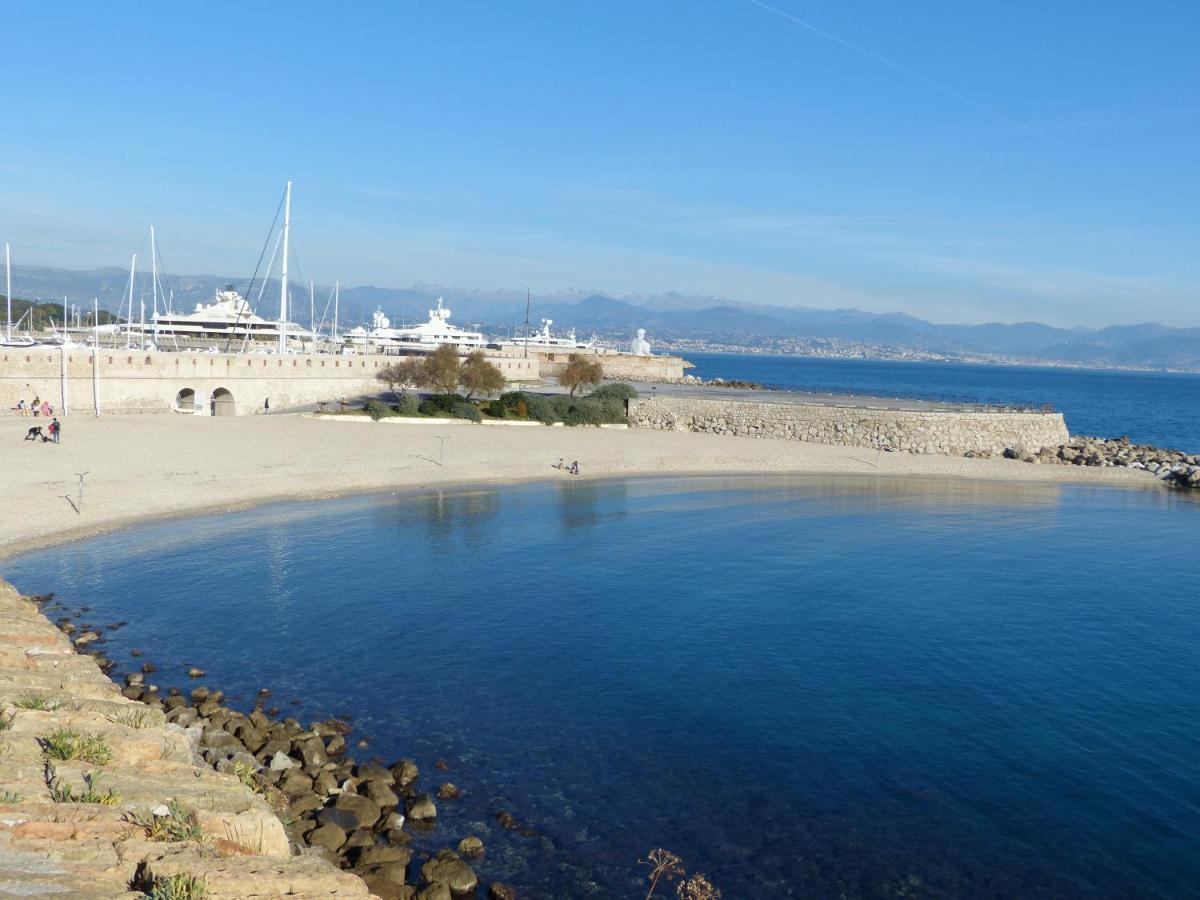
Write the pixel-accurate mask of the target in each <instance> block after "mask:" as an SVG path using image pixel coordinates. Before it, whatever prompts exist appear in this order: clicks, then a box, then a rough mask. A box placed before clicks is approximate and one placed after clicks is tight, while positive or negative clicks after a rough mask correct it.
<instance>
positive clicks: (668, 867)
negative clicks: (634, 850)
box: [642, 847, 721, 900]
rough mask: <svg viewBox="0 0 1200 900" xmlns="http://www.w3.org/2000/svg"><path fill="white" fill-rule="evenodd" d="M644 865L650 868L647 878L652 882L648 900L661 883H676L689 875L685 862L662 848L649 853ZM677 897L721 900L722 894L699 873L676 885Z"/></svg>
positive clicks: (679, 899) (682, 898)
mask: <svg viewBox="0 0 1200 900" xmlns="http://www.w3.org/2000/svg"><path fill="white" fill-rule="evenodd" d="M642 865H645V866H649V867H650V874H649V875H648V876H647V878H649V881H650V889H649V890H648V891H646V900H650V897H651V896H653V894H654V891H655V890H656V889H657V888H658V884H659V882H660V881H662V880H663V879H666V880H667V881H674V880H675V879H676V878H683V877H684V876H685V875H686V874H687V872H686V871H684V868H683V860H682V859H680V858H679V857H678V856H676V855H675V854H674V853H671V852H670V851H669V850H663V849H662V848H661V847H660V848H658V849H656V850H651V851H650V852H649V853H647V854H646V858H645V859H644V860H642ZM675 896H676V898H677V900H721V892H720V891H719V890H717V889H716V888H715V887H713V885H712V883H711V882H710V881H709V880H708V878H707V877H706V876H704V875H703V874H701V873H699V872H697V873H696V874H694V875H692V877H691V878H688V879H687V880H686V881H681V882H679V884H677V885H675Z"/></svg>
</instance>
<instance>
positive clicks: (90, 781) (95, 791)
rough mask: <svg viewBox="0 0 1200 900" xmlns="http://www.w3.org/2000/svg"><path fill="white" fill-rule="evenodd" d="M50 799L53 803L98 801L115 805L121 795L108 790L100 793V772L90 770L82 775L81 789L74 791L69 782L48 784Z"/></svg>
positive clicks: (119, 800) (101, 803)
mask: <svg viewBox="0 0 1200 900" xmlns="http://www.w3.org/2000/svg"><path fill="white" fill-rule="evenodd" d="M50 799H51V800H53V801H54V802H55V803H99V804H100V805H101V806H116V805H117V804H118V803H120V802H121V795H120V794H118V793H117V792H116V791H113V790H111V789H110V790H108V791H105V792H104V793H103V794H102V793H100V773H99V772H92V773H89V774H87V775H84V776H83V789H82V790H81V791H80V792H79V793H75V788H74V787H73V786H72V785H70V784H64V783H62V782H60V781H57V780H56V781H55V782H54V783H53V784H51V785H50Z"/></svg>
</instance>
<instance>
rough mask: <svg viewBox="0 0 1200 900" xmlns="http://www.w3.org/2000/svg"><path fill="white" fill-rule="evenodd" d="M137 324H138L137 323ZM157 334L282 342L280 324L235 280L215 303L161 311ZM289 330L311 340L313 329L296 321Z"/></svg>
mask: <svg viewBox="0 0 1200 900" xmlns="http://www.w3.org/2000/svg"><path fill="white" fill-rule="evenodd" d="M134 327H135V328H136V327H137V326H136V324H135V325H134ZM151 329H152V333H153V335H154V336H155V337H158V338H164V337H194V338H234V339H236V340H245V339H249V340H272V341H276V342H278V340H279V336H280V331H281V329H280V324H279V322H278V321H275V320H271V319H264V318H263V317H262V316H260V315H258V314H256V313H255V312H254V311H253V310H251V309H250V304H249V302H248V301H247V300H246V298H245V297H243V296H242V295H241V294H240V293H238V291H237V290H236V289H235V288H234V286H233V285H232V284H227V285H225V286H224V287H223V288H221V289H220V290H219V291H217V292H216V295H215V296H214V297H213V300H212V302H211V303H208V304H204V303H197V304H196V308H195V309H194V310H192V311H191V312H190V313H172V312H166V313H159V314H157V315H155V316H154V317H153V320H152V321H151V323H150V325H149V326H148V328H147V330H148V331H149V330H151ZM287 334H288V336H290V337H293V338H297V339H306V340H310V339H311V338H312V333H311V332H310V331H309V330H308V329H306V328H304V327H302V326H300V325H297V324H295V323H288V326H287Z"/></svg>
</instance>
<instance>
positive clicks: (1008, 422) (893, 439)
mask: <svg viewBox="0 0 1200 900" xmlns="http://www.w3.org/2000/svg"><path fill="white" fill-rule="evenodd" d="M629 421H630V424H631V425H633V426H634V427H635V428H652V429H657V430H661V431H702V432H708V433H710V434H732V435H746V436H750V437H762V438H776V439H781V440H793V441H807V442H809V443H814V444H833V445H838V446H847V447H873V448H876V449H891V450H903V451H907V452H909V453H942V454H946V455H951V456H962V455H963V454H965V453H979V452H984V451H987V452H990V453H1003V452H1004V451H1005V450H1006V449H1007V448H1010V447H1024V448H1026V449H1028V450H1029V451H1031V452H1036V451H1038V450H1040V449H1041V448H1042V447H1057V446H1058V445H1060V444H1063V443H1065V442H1066V441H1067V440H1068V439H1069V435H1068V434H1067V426H1066V423H1065V422H1064V421H1063V417H1062V414H1061V413H1043V412H989V411H983V410H980V411H959V410H941V409H933V410H898V409H868V408H863V407H848V406H820V405H815V404H803V403H755V402H750V401H743V400H688V399H683V398H676V397H655V398H643V399H638V400H631V401H630V402H629Z"/></svg>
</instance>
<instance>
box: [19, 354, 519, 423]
mask: <svg viewBox="0 0 1200 900" xmlns="http://www.w3.org/2000/svg"><path fill="white" fill-rule="evenodd" d="M95 357H96V358H95V360H93V352H92V350H90V349H87V348H68V349H60V348H57V347H33V348H29V349H27V350H26V349H20V350H16V349H12V348H8V349H5V350H0V414H11V411H12V409H13V407H15V406H16V405H17V401H18V400H24V401H25V402H26V404H28V403H29V402H30V401H32V400H33V399H34V398H35V397H38V398H40V399H42V400H46V401H48V402H49V403H50V405H51V406H53V407H54V410H55V413H56V414H62V413H63V411H64V410H66V411H68V412H69V413H74V414H79V413H84V414H92V413H94V412H95V411H96V405H97V402H98V404H99V407H100V411H101V412H102V413H131V412H169V411H171V410H177V411H195V412H196V413H198V414H200V415H208V414H209V413H210V412H212V411H214V409H215V407H214V405H213V399H214V394H219V396H220V397H222V398H224V402H223V404H222V405H221V407H220V409H219V410H218V411H219V412H222V413H226V414H233V415H249V414H251V413H254V412H257V411H260V410H262V409H263V408H264V406H265V404H266V402H267V401H268V400H269V401H270V404H271V407H272V408H275V409H280V408H283V407H287V406H296V405H300V404H306V403H316V402H319V401H322V400H334V399H336V398H338V397H356V396H359V395H361V394H368V393H370V394H373V393H377V392H379V391H380V390H383V385H381V384H380V382H379V381H377V380H376V378H375V375H376V373H377V372H378V371H379V370H380V369H382V368H383V367H384V366H387V365H390V364H391V363H394V362H396V358H395V357H385V356H379V355H371V356H330V355H320V354H313V355H297V354H288V355H283V356H280V355H275V354H245V355H241V354H233V353H168V352H154V351H142V350H117V349H105V348H102V349H101V350H100V351H99V353H98V354H95ZM489 359H490V360H491V362H493V363H494V364H496V365H497V366H498V367H499V368H500V370H501V371H502V372H503V373H504V375H505V377H506V378H507V379H509V381H512V382H518V381H529V380H536V379H537V378H538V377H539V370H538V361H537V359H536V358H532V357H531V358H529V359H525V358H523V357H518V356H516V355H514V354H508V353H505V354H499V353H492V354H489ZM189 391H190V392H191V393H190V394H188V393H187V392H189ZM189 398H190V399H189Z"/></svg>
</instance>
